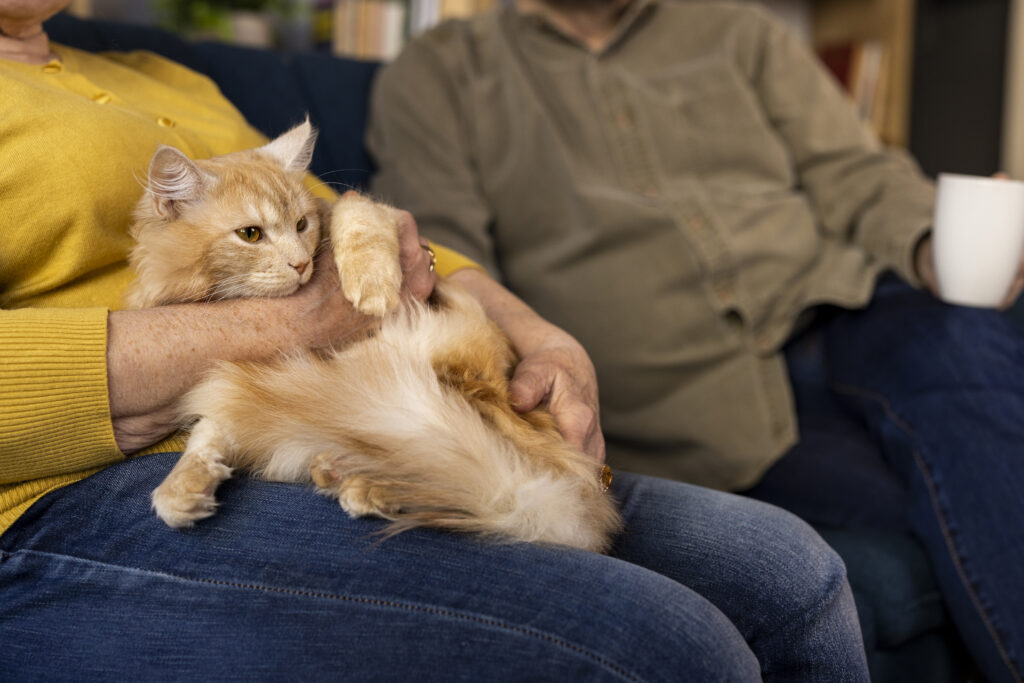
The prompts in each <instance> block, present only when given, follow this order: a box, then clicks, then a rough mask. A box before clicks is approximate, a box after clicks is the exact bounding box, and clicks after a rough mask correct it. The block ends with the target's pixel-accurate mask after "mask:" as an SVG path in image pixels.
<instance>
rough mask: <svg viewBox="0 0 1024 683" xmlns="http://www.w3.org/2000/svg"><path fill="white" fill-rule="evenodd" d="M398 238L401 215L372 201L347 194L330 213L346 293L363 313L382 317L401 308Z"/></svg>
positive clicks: (336, 252)
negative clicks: (399, 216)
mask: <svg viewBox="0 0 1024 683" xmlns="http://www.w3.org/2000/svg"><path fill="white" fill-rule="evenodd" d="M398 233H399V221H398V212H397V211H395V210H394V209H392V208H391V207H389V206H385V205H384V204H378V203H377V202H374V201H373V200H371V199H369V198H368V197H363V196H362V195H358V194H348V195H345V196H344V197H342V198H341V199H339V200H338V201H337V202H335V203H334V206H333V207H332V208H331V216H330V237H331V243H332V245H333V246H334V260H335V263H336V265H337V267H338V274H339V275H340V276H341V287H342V291H343V292H344V293H345V298H346V299H348V300H349V301H351V302H352V303H353V304H354V305H355V307H356V308H358V309H359V310H360V311H362V312H363V313H368V314H370V315H376V316H383V315H384V314H385V313H388V312H390V311H392V310H394V308H395V307H396V306H397V305H398V301H399V293H400V291H401V288H402V266H401V262H400V261H399V243H398Z"/></svg>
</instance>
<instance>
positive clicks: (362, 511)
mask: <svg viewBox="0 0 1024 683" xmlns="http://www.w3.org/2000/svg"><path fill="white" fill-rule="evenodd" d="M315 136H316V132H315V130H314V129H313V128H312V126H311V125H310V123H309V121H308V119H307V121H306V122H305V123H302V124H300V125H299V126H296V127H295V128H293V129H291V130H290V131H288V132H286V133H284V134H283V135H281V136H280V137H278V138H276V139H274V140H273V141H271V142H269V143H268V144H266V145H264V146H262V147H258V148H256V149H252V150H245V151H242V152H236V153H233V154H227V155H223V156H219V157H213V158H211V159H207V160H196V161H193V160H191V159H189V158H188V157H187V156H186V155H185V154H183V153H182V152H180V151H179V150H177V149H175V148H173V147H161V148H159V149H158V150H157V152H156V153H155V155H154V156H153V159H152V161H151V164H150V168H149V174H148V184H147V190H146V192H145V194H144V195H143V197H142V198H141V199H140V200H139V203H138V205H137V207H136V210H135V214H134V222H133V224H132V226H131V228H130V235H131V236H132V237H133V238H134V240H135V245H134V247H133V249H132V251H131V253H130V256H129V262H130V264H131V266H132V267H133V268H134V269H135V272H136V279H135V281H134V282H133V285H132V286H131V287H130V288H129V290H128V292H127V293H126V298H125V302H126V304H127V306H128V307H129V308H145V307H150V306H158V305H163V304H170V303H181V302H192V301H209V300H216V299H223V298H233V297H249V296H256V297H273V296H284V295H287V294H290V293H292V292H294V291H296V290H297V289H298V288H299V287H301V286H302V285H304V284H305V283H307V282H308V281H309V278H310V277H311V276H312V272H313V267H314V255H315V252H316V250H317V249H318V246H319V245H320V243H321V233H326V235H325V237H326V238H327V239H329V240H330V241H331V244H332V246H333V250H334V258H335V264H336V266H337V268H338V272H339V275H340V279H341V283H342V290H343V293H344V295H345V297H346V298H347V299H348V300H349V301H350V302H352V303H353V305H354V306H355V307H356V308H358V309H359V310H360V311H362V312H364V313H368V314H371V315H375V316H381V317H382V320H381V322H380V327H379V328H378V329H376V330H375V331H374V332H373V333H372V334H370V335H368V336H367V337H366V338H363V339H360V340H359V341H357V342H354V343H352V344H350V345H349V346H346V347H345V348H342V349H338V350H332V351H329V352H320V353H314V352H308V353H301V354H295V353H293V354H290V355H282V356H281V357H280V358H278V359H276V360H274V361H271V362H263V363H255V362H250V363H229V362H224V363H220V364H219V365H218V366H217V367H216V368H215V369H214V370H213V371H212V372H210V373H209V374H208V376H206V377H205V378H204V379H203V380H202V381H201V383H200V384H198V385H197V386H196V387H194V388H193V389H192V390H191V391H189V392H188V393H187V394H186V395H185V397H184V398H183V400H182V402H181V407H180V414H181V419H182V421H183V424H184V423H188V422H193V424H192V427H191V432H190V434H189V439H188V444H187V446H186V448H185V451H184V453H183V454H182V456H181V458H180V460H179V461H178V462H177V464H176V465H175V466H174V468H173V469H172V471H171V472H170V473H169V474H168V476H167V477H166V479H165V480H164V481H163V482H162V483H161V484H160V485H159V486H158V487H157V488H156V490H155V491H154V492H153V496H152V501H153V507H154V509H155V511H156V514H157V515H158V516H159V517H160V518H161V519H162V520H163V521H164V522H166V523H167V524H168V525H170V526H172V527H183V526H190V525H192V524H194V523H195V522H196V521H198V520H200V519H204V518H206V517H209V516H211V515H213V514H214V513H215V510H216V505H217V503H216V499H215V492H216V488H217V486H218V485H219V484H220V482H222V481H223V480H225V479H227V478H229V477H230V476H231V475H232V473H233V472H234V471H236V470H245V471H248V472H251V473H254V474H256V475H259V476H262V477H264V478H266V479H270V480H275V481H288V482H312V483H313V484H315V486H316V487H317V488H318V490H320V491H321V492H323V493H327V494H329V495H332V496H335V497H337V499H338V500H339V502H340V504H341V507H342V508H343V509H344V510H345V511H346V512H347V513H348V514H349V515H350V516H352V517H362V516H375V517H381V518H384V519H386V520H389V521H390V524H389V525H388V527H387V529H386V532H387V533H388V534H392V533H398V532H401V531H405V530H407V529H411V528H414V527H421V526H422V527H434V528H440V529H447V530H451V531H458V532H469V533H474V534H479V535H481V536H484V537H489V538H492V539H499V540H500V539H505V540H513V541H526V542H538V543H555V544H562V545H568V546H573V547H577V548H582V549H585V550H591V551H595V552H604V551H606V550H607V549H608V548H609V545H610V543H611V539H612V538H613V536H614V535H615V534H616V533H617V532H618V531H619V529H620V527H621V518H620V515H619V512H618V510H617V508H616V505H615V503H614V501H613V500H612V498H611V496H610V495H609V494H608V493H607V491H606V490H607V484H608V481H607V478H608V477H609V476H610V472H609V471H608V470H607V468H606V467H605V468H603V469H602V468H601V466H599V465H597V464H595V463H594V462H593V460H592V459H590V458H588V457H586V456H585V455H584V454H583V453H582V452H581V451H579V450H578V449H576V448H574V447H572V446H570V445H569V444H568V443H566V442H565V441H564V439H562V437H561V436H560V434H559V433H558V431H557V429H556V428H555V425H554V420H553V419H552V417H551V415H550V414H549V413H548V412H547V411H546V410H544V409H535V410H533V411H530V412H528V413H525V414H519V413H517V412H516V411H515V410H513V409H512V407H511V404H510V399H509V388H508V381H509V380H508V378H509V376H510V373H511V370H512V369H513V368H514V367H515V364H516V362H517V357H516V354H515V352H514V351H513V349H512V347H511V344H510V343H509V341H508V339H507V337H505V336H504V334H503V333H502V332H501V331H500V330H499V329H498V327H497V326H496V325H495V324H494V323H493V322H491V321H490V320H489V319H488V318H487V316H486V315H485V313H484V311H483V308H482V307H481V305H480V304H479V303H478V302H477V301H476V299H474V298H473V297H472V296H471V295H470V294H469V293H468V292H466V291H465V290H463V289H461V288H460V287H458V286H457V285H455V284H454V283H450V282H447V281H445V280H443V279H442V280H440V281H439V282H438V284H437V287H436V289H435V291H434V293H433V294H432V296H431V299H430V300H429V302H428V303H426V304H423V303H420V302H418V301H404V300H401V299H400V296H399V292H400V287H401V281H402V271H401V267H400V263H399V259H398V234H399V222H398V218H397V212H396V211H395V210H394V209H392V208H390V207H387V206H386V205H383V204H379V203H376V202H374V201H373V200H371V199H370V198H368V197H366V196H364V195H360V194H356V193H349V194H347V195H345V196H343V197H342V198H340V199H338V200H336V201H335V203H334V204H333V205H327V203H326V202H324V203H321V204H320V205H319V206H318V202H317V200H315V199H314V197H313V195H312V194H311V193H310V192H309V190H308V189H307V188H306V187H305V186H304V185H303V176H304V174H305V171H306V168H307V166H308V164H309V162H310V159H311V157H312V150H313V144H314V141H315Z"/></svg>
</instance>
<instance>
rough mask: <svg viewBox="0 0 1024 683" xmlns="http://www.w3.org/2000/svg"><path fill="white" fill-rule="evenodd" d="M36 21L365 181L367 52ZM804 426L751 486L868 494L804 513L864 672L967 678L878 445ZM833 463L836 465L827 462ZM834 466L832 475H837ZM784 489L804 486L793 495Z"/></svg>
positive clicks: (355, 182) (940, 681)
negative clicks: (784, 465) (772, 468)
mask: <svg viewBox="0 0 1024 683" xmlns="http://www.w3.org/2000/svg"><path fill="white" fill-rule="evenodd" d="M46 28H47V31H48V32H49V34H50V37H51V38H52V39H53V40H54V41H56V42H59V43H62V44H66V45H72V46H75V47H78V48H81V49H85V50H90V51H100V50H137V49H146V50H152V51H154V52H158V53H160V54H163V55H165V56H166V57H169V58H171V59H173V60H175V61H177V62H179V63H181V64H184V65H186V66H188V67H191V68H192V69H195V70H196V71H200V72H203V73H205V74H207V75H209V76H210V77H211V78H212V79H213V80H214V81H216V82H217V84H218V85H219V87H220V89H221V90H222V92H223V93H224V94H225V95H226V96H227V97H228V98H229V99H230V100H231V101H232V102H234V103H235V105H236V106H237V107H238V108H239V109H240V110H241V111H242V113H243V114H244V115H245V116H246V118H247V119H248V120H249V122H250V123H252V124H253V125H254V126H255V127H256V128H258V129H260V130H261V131H263V132H264V133H266V134H267V135H271V136H272V135H276V134H278V133H280V132H282V131H284V130H286V129H287V128H288V127H290V126H291V125H294V124H295V123H297V122H299V121H301V120H302V118H303V117H304V116H305V114H306V113H307V112H308V113H309V115H310V117H311V119H312V121H313V122H314V124H315V125H317V126H318V127H319V128H320V136H319V138H318V141H317V148H316V152H315V154H314V157H313V161H312V171H313V172H314V173H316V174H317V175H318V176H320V177H321V178H322V179H324V180H325V181H327V182H329V183H331V184H333V185H334V186H335V187H337V188H359V187H363V186H365V185H366V182H367V180H368V179H369V177H370V174H371V173H372V171H373V165H372V162H371V160H370V158H369V156H368V154H367V152H366V150H365V148H364V146H363V132H364V128H365V124H366V108H367V99H368V94H369V89H370V86H371V84H372V81H373V78H374V74H375V73H376V70H377V69H378V68H379V65H378V64H376V63H370V62H358V61H352V60H345V59H338V58H334V57H331V56H329V55H325V54H296V55H290V56H284V55H280V54H276V53H273V52H269V51H263V50H254V49H247V48H242V47H236V46H229V45H223V44H218V43H196V44H193V43H188V42H185V41H183V40H181V39H180V38H178V37H176V36H175V35H173V34H171V33H169V32H166V31H164V30H161V29H157V28H152V27H141V26H129V25H124V24H116V23H109V22H100V21H83V20H80V19H76V18H74V17H71V16H68V15H59V16H57V17H55V18H53V19H52V20H51V21H50V22H49V23H48V24H47V27H46ZM810 399H811V400H813V399H814V397H810ZM812 427H813V429H814V430H818V432H817V433H822V432H824V431H828V430H830V429H833V428H834V425H830V424H828V423H827V422H825V423H822V424H819V425H813V426H812ZM814 433H815V432H813V431H812V434H811V437H810V438H809V439H808V440H807V442H806V443H804V444H803V445H802V446H801V447H800V450H799V451H798V453H797V454H795V456H796V457H805V456H804V454H806V455H807V457H808V458H809V460H808V462H812V463H818V464H817V465H816V466H818V467H821V468H822V469H821V472H820V484H821V485H820V486H819V487H817V488H816V489H815V490H814V491H801V492H793V491H786V490H785V487H786V484H785V482H786V479H785V477H777V478H776V479H775V481H773V482H771V483H770V484H766V485H764V486H761V487H758V488H757V489H755V490H753V491H752V492H750V494H751V495H754V496H756V497H758V498H761V499H764V500H768V501H769V502H777V501H778V500H782V499H786V500H787V501H789V507H790V508H791V509H793V511H794V512H796V513H798V514H800V513H807V511H809V510H811V509H813V508H814V505H813V503H814V501H813V499H812V497H813V496H819V497H825V498H828V499H832V498H834V497H835V495H836V491H837V490H840V489H841V490H843V491H846V492H848V491H850V490H851V489H859V490H860V491H863V493H864V498H865V499H870V500H871V501H872V503H871V505H870V506H866V505H864V504H863V503H862V501H860V500H852V501H850V506H849V511H848V514H840V515H839V516H837V517H835V518H833V519H824V520H822V519H818V520H813V519H812V522H814V523H815V526H816V528H817V529H818V530H819V532H820V533H821V534H822V535H823V536H824V537H825V539H826V540H827V541H828V542H829V543H831V544H832V545H833V547H835V549H836V550H837V551H838V552H839V553H840V555H842V557H843V558H844V560H845V561H846V564H847V568H848V571H849V575H850V581H851V584H852V586H853V590H854V594H855V597H856V600H857V606H858V609H859V611H860V617H861V624H862V630H863V632H864V637H865V644H866V647H867V650H868V655H869V662H870V664H871V669H872V676H873V678H874V679H875V680H876V681H930V682H932V683H944V682H946V681H949V682H953V681H964V680H967V678H968V676H969V675H970V672H971V664H970V660H969V658H968V657H967V655H966V654H965V652H964V650H963V647H962V645H961V644H960V640H959V638H958V637H957V635H956V633H955V631H954V629H953V628H952V626H951V624H950V622H949V619H948V615H947V613H946V611H945V608H944V606H943V602H942V598H941V596H940V594H939V592H938V589H937V587H936V584H935V580H934V577H933V575H932V573H931V570H930V569H929V566H928V561H927V558H926V557H925V555H924V553H923V551H922V549H921V547H920V546H919V545H918V543H917V542H916V541H915V540H914V539H913V538H911V537H910V535H909V531H908V530H907V529H906V522H905V517H906V515H905V506H906V500H905V498H906V494H905V492H904V490H903V487H902V485H901V484H900V482H899V481H898V480H897V479H896V478H895V477H894V475H893V474H892V473H891V472H889V470H888V469H887V468H886V467H885V465H884V463H883V462H882V459H881V456H879V455H878V454H877V453H872V452H870V450H871V449H870V447H869V446H868V445H866V444H859V443H857V442H856V441H855V440H853V441H851V443H850V449H849V452H847V453H830V457H829V458H828V459H827V462H828V463H831V464H826V463H825V462H824V460H823V459H821V458H817V459H814V458H810V457H809V454H811V453H812V452H813V450H814V448H815V437H814ZM864 449H868V450H867V451H865V450H864ZM836 462H845V464H844V465H841V466H840V467H839V468H837V467H835V465H834V463H836ZM840 469H841V471H842V472H843V475H842V477H841V479H842V482H839V481H838V479H837V475H836V472H837V471H838V470H840ZM832 484H835V486H833V485H832ZM794 493H799V494H800V495H803V496H805V497H804V498H803V503H801V502H800V501H801V499H800V497H799V495H796V496H794ZM847 497H848V496H847ZM794 501H795V502H794Z"/></svg>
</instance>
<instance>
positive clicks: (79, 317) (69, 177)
mask: <svg viewBox="0 0 1024 683" xmlns="http://www.w3.org/2000/svg"><path fill="white" fill-rule="evenodd" d="M53 49H54V52H55V53H56V54H57V55H58V56H59V59H58V60H54V61H51V62H50V63H48V64H45V65H27V64H22V63H20V62H13V61H8V60H3V59H0V112H2V115H0V533H2V532H3V531H4V530H6V529H7V528H8V527H9V526H10V525H11V524H12V523H13V522H14V521H15V520H16V519H17V518H18V516H19V515H20V514H21V513H22V512H24V511H25V510H26V509H28V507H29V506H30V505H31V504H32V503H33V502H35V501H36V500H38V499H39V498H40V497H42V496H43V495H45V494H46V493H48V492H50V491H53V490H55V489H57V488H59V487H61V486H65V485H67V484H70V483H73V482H76V481H79V480H81V479H83V478H85V477H87V476H89V475H90V474H92V473H94V472H96V471H97V470H98V469H100V468H102V467H104V466H107V465H110V464H112V463H115V462H118V461H120V460H122V459H124V455H123V454H122V453H121V452H120V451H119V450H118V448H117V445H116V444H115V442H114V435H113V429H112V426H111V419H110V409H109V403H108V398H107V366H106V341H107V313H108V311H110V310H116V309H117V308H119V307H120V306H121V293H122V292H123V291H124V289H125V288H126V286H127V284H128V283H129V281H130V280H131V277H132V273H131V270H130V269H129V268H128V266H127V263H126V260H125V257H126V254H127V253H128V249H129V248H130V246H131V245H130V239H129V237H128V234H127V228H128V225H129V220H130V215H131V211H132V209H133V207H134V205H135V203H136V202H137V201H138V198H139V196H140V195H141V193H142V184H141V181H142V179H144V178H145V174H146V169H147V167H148V165H149V160H150V158H151V157H152V155H153V152H154V151H155V150H156V147H157V145H159V144H167V145H174V146H175V147H177V148H179V149H181V150H182V151H183V152H185V153H186V154H188V155H190V156H192V157H197V158H203V157H208V156H212V155H215V154H224V153H227V152H231V151H235V150H239V149H246V148H249V147H255V146H257V145H260V144H263V143H264V142H266V138H264V137H263V136H262V135H261V134H260V133H259V132H257V131H256V130H255V129H253V128H252V127H250V126H249V125H248V124H247V123H246V121H245V119H244V118H243V117H242V115H241V114H240V113H239V112H238V111H237V110H236V109H235V108H234V106H232V105H231V103H230V102H229V101H228V100H227V99H226V98H224V96H223V95H222V94H221V93H220V91H219V90H218V89H217V86H216V85H215V84H214V83H213V82H212V81H210V80H209V79H208V78H206V77H205V76H202V75H200V74H197V73H195V72H193V71H190V70H189V69H186V68H185V67H183V66H180V65H178V64H175V63H174V62H171V61H168V60H166V59H163V58H161V57H158V56H156V55H154V54H151V53H147V52H133V53H105V54H91V53H88V52H82V51H79V50H75V49H72V48H68V47H63V46H59V45H55V46H53ZM314 185H315V187H314V191H316V192H318V194H320V195H321V196H331V195H332V193H331V191H330V190H329V189H328V188H326V186H324V185H322V184H319V183H314ZM438 261H439V262H438V270H439V272H440V273H441V274H442V275H445V274H448V273H450V272H453V271H454V270H457V269H459V268H461V267H464V266H466V265H471V262H469V261H467V260H466V259H464V258H462V257H461V256H459V255H458V254H455V253H454V252H450V251H448V250H444V249H439V250H438ZM173 371H174V369H173V368H168V372H173ZM183 444H184V439H183V438H182V436H181V435H180V434H178V435H174V436H172V437H170V438H169V439H167V440H165V441H164V442H161V443H159V444H156V445H154V446H153V447H151V448H149V449H147V450H146V451H144V452H159V451H165V450H180V449H181V448H182V446H183Z"/></svg>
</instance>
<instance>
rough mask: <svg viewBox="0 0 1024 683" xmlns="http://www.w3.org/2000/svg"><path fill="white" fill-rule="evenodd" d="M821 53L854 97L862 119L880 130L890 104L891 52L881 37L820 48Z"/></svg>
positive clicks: (819, 52) (820, 56)
mask: <svg viewBox="0 0 1024 683" xmlns="http://www.w3.org/2000/svg"><path fill="white" fill-rule="evenodd" d="M818 57H819V58H820V59H821V61H822V62H824V64H825V66H826V67H827V68H828V70H829V71H831V72H832V75H833V76H835V78H836V80H838V81H839V83H840V85H842V86H843V88H844V89H845V90H846V92H847V94H848V95H849V96H850V98H851V99H852V100H853V103H854V106H855V107H856V108H857V112H858V113H859V114H860V117H861V119H862V120H864V121H866V122H868V123H870V124H871V125H872V127H873V128H874V129H875V130H876V131H879V132H881V131H882V130H883V127H884V125H885V119H886V114H887V110H886V108H887V107H888V106H889V102H888V98H887V97H886V94H887V92H888V78H889V73H888V71H889V68H890V66H889V54H888V51H887V50H886V47H885V44H884V43H882V42H881V41H879V40H865V41H851V42H847V43H840V44H836V45H826V46H823V47H820V48H818Z"/></svg>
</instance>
